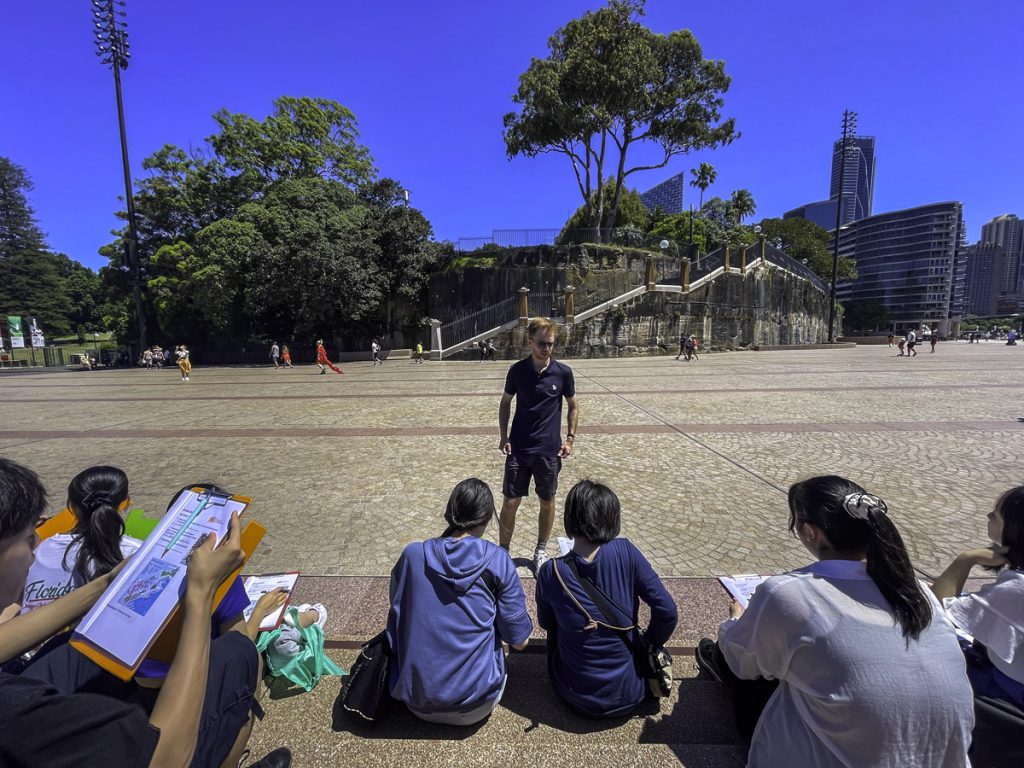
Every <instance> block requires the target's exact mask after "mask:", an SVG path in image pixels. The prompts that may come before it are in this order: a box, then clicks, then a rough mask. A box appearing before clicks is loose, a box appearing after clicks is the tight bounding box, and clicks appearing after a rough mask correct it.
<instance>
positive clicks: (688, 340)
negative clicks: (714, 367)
mask: <svg viewBox="0 0 1024 768" xmlns="http://www.w3.org/2000/svg"><path fill="white" fill-rule="evenodd" d="M697 346H698V342H697V337H696V336H694V335H692V334H691V335H689V336H687V335H686V334H683V335H682V336H680V337H679V354H678V355H676V360H678V359H679V358H683V360H685V361H686V362H690V361H691V360H700V358H699V357H697Z"/></svg>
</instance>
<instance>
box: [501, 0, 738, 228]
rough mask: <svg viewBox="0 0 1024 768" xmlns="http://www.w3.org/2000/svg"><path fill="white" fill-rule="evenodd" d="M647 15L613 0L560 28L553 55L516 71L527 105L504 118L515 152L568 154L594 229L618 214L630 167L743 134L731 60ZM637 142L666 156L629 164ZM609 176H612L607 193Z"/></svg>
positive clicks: (627, 0) (639, 2)
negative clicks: (653, 24) (660, 30)
mask: <svg viewBox="0 0 1024 768" xmlns="http://www.w3.org/2000/svg"><path fill="white" fill-rule="evenodd" d="M643 14H644V2H643V0H610V2H609V3H608V5H607V6H606V7H604V8H601V9H599V10H597V11H593V12H588V13H586V14H584V15H583V17H581V18H579V19H574V20H573V21H570V22H569V23H568V24H566V25H565V26H564V27H562V28H561V29H559V30H557V31H556V32H555V34H554V35H553V36H552V37H551V39H550V40H549V41H548V52H549V53H548V56H547V57H546V58H543V59H533V60H532V61H531V62H530V66H529V67H528V68H527V70H526V71H525V72H523V73H522V74H521V75H520V76H519V88H518V90H517V92H516V94H515V96H513V102H515V103H516V104H518V105H520V106H521V109H520V111H519V112H509V113H508V114H507V115H505V119H504V126H505V128H504V138H505V147H506V151H507V154H508V156H509V158H510V159H511V158H513V157H516V156H518V155H524V156H526V157H536V156H537V155H539V154H542V153H550V152H554V153H558V154H562V155H565V156H566V158H567V159H568V160H569V162H570V165H571V167H572V170H573V174H574V177H575V180H576V185H577V188H578V190H579V192H580V195H581V197H582V199H583V202H584V205H585V206H586V210H587V226H588V227H589V228H591V229H596V228H598V227H601V226H602V225H603V226H605V228H606V230H607V229H608V227H609V224H608V223H609V222H615V221H616V220H617V216H618V207H619V205H620V202H621V199H622V195H623V193H624V192H625V188H626V187H625V184H626V179H627V178H629V177H630V176H631V175H632V174H634V173H639V172H642V171H647V170H652V169H655V168H663V167H664V166H665V165H667V164H668V162H669V160H670V159H671V158H672V157H675V156H677V155H683V154H687V153H689V152H691V151H693V150H697V149H706V148H712V147H717V146H721V145H723V144H728V143H730V142H731V141H733V139H735V138H736V137H737V135H738V134H737V133H736V131H735V124H734V121H733V119H732V118H729V119H726V120H722V115H721V112H722V107H723V105H724V100H723V98H722V96H723V94H724V93H725V91H726V90H728V88H729V82H730V79H729V77H728V76H727V75H726V74H725V64H724V62H721V61H710V60H706V59H704V58H703V54H702V52H701V48H700V44H699V43H698V42H697V39H696V38H695V37H694V36H693V34H692V33H691V32H690V31H689V30H678V31H675V32H671V33H670V34H668V35H661V34H657V33H655V32H652V31H651V30H650V29H648V28H647V27H645V26H644V25H643V24H642V23H640V21H639V20H638V19H639V18H640V17H642V16H643ZM638 144H640V145H642V144H647V145H654V146H656V147H657V148H658V150H660V155H661V156H660V158H655V160H654V161H652V162H649V163H646V164H644V163H641V164H638V165H633V166H630V165H629V164H628V163H627V158H628V157H629V155H630V150H631V149H632V148H633V147H634V146H635V145H638ZM606 177H611V178H612V179H613V180H614V186H613V187H612V190H611V197H610V199H609V198H608V197H607V195H606V192H605V185H604V184H603V183H602V179H605V178H606ZM606 207H607V208H609V209H610V213H606V211H605V209H606Z"/></svg>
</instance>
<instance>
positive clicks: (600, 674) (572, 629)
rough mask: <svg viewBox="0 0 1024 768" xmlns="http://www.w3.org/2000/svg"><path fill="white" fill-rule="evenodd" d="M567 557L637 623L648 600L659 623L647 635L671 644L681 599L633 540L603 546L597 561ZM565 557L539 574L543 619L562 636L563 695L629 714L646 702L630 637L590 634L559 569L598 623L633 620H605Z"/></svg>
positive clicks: (558, 672) (557, 673)
mask: <svg viewBox="0 0 1024 768" xmlns="http://www.w3.org/2000/svg"><path fill="white" fill-rule="evenodd" d="M565 557H566V558H573V559H574V560H575V561H576V566H577V569H578V570H579V573H580V576H585V577H587V578H589V579H590V580H591V581H593V582H594V583H595V584H597V585H598V586H599V587H600V588H601V589H602V590H603V591H604V593H605V594H606V595H607V596H608V597H610V598H611V599H612V601H613V602H614V604H615V605H617V606H619V607H620V608H623V609H626V610H628V611H631V620H632V622H633V624H636V621H637V614H638V612H639V610H640V600H643V601H644V602H645V603H647V604H648V605H649V606H650V607H651V623H650V625H649V626H648V627H647V630H646V632H645V633H644V634H645V636H646V637H647V639H648V640H649V641H650V642H652V643H654V644H656V645H664V644H665V643H666V642H668V639H669V637H671V635H672V631H673V630H674V629H675V627H676V621H677V618H678V617H677V611H676V604H675V601H674V600H673V599H672V596H671V595H670V594H669V593H668V590H666V589H665V586H664V585H663V584H662V583H661V579H659V578H658V575H657V574H656V573H655V572H654V569H653V568H651V564H650V563H648V562H647V559H646V558H645V557H644V556H643V554H641V552H640V550H639V549H637V548H636V546H635V545H634V544H633V542H631V541H630V540H629V539H624V538H619V539H613V540H612V541H609V542H608V543H607V544H603V545H602V546H601V548H600V549H599V550H598V551H597V555H595V557H594V560H593V562H590V563H588V562H587V561H586V560H584V559H583V558H581V557H579V556H578V555H576V553H574V552H570V553H569V554H568V555H566V556H565ZM562 560H563V558H558V559H557V560H549V561H548V562H546V563H545V564H544V565H543V567H542V568H541V569H540V574H539V576H538V577H537V622H538V623H539V624H540V626H541V627H542V628H543V629H546V630H549V631H550V630H555V634H556V643H557V648H558V653H557V656H556V658H555V661H554V664H553V665H552V669H551V673H552V675H553V677H554V680H553V682H554V685H555V690H556V691H557V692H558V694H559V695H560V696H561V697H562V698H564V699H565V700H566V701H568V702H569V703H570V704H571V705H573V706H574V707H576V708H577V709H581V710H583V711H584V712H589V713H592V714H595V715H614V714H616V713H620V712H628V711H629V710H631V709H632V708H634V707H635V706H636V705H637V704H639V703H640V702H641V701H643V700H644V698H645V697H646V695H647V684H646V681H645V680H644V679H643V678H642V677H641V676H640V673H639V672H638V671H637V669H636V666H635V665H634V663H633V657H632V654H631V653H630V651H629V649H628V648H627V647H626V644H625V643H623V642H622V638H621V634H622V633H620V632H615V631H613V630H610V629H605V628H604V627H598V628H597V629H592V630H584V629H583V627H584V625H585V624H586V619H585V618H584V616H583V614H582V613H580V610H579V608H577V607H576V605H575V604H574V603H573V602H572V600H570V599H569V597H568V596H567V595H566V594H565V592H564V590H563V589H562V586H561V584H560V583H559V582H558V579H557V577H556V575H555V572H554V568H555V567H556V565H557V567H558V573H559V574H560V575H561V576H562V580H563V581H564V582H565V585H566V586H567V587H568V588H569V589H570V590H571V591H572V593H573V595H574V596H575V598H576V599H577V600H578V601H579V602H580V604H581V605H582V606H583V607H584V608H586V610H587V612H588V613H590V615H591V616H593V617H594V618H595V619H597V620H599V621H604V622H606V623H608V624H612V625H614V626H623V619H624V618H626V617H608V616H604V615H603V614H602V612H601V611H600V610H599V609H598V607H597V606H596V605H594V602H593V601H592V600H591V599H590V596H589V595H588V594H587V593H586V591H584V589H583V587H582V586H581V585H580V584H579V582H577V581H576V579H575V577H574V576H573V575H572V571H570V570H569V568H568V566H566V564H565V563H564V562H562ZM550 641H551V638H550V636H549V638H548V642H550Z"/></svg>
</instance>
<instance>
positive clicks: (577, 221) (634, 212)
mask: <svg viewBox="0 0 1024 768" xmlns="http://www.w3.org/2000/svg"><path fill="white" fill-rule="evenodd" d="M602 194H604V195H605V196H606V197H607V199H611V198H612V197H613V196H614V194H615V179H608V180H607V181H605V183H604V187H603V193H602ZM611 216H612V210H611V209H608V210H606V211H605V218H604V219H603V220H602V221H601V223H600V226H599V227H590V226H589V222H590V214H589V211H588V210H587V206H586V205H581V206H580V207H579V208H577V209H576V211H575V212H574V213H573V215H572V216H570V217H569V220H568V221H567V222H565V226H564V227H562V231H561V232H560V233H559V235H558V240H557V241H556V242H558V243H560V244H561V243H580V242H587V243H598V242H601V232H602V231H610V230H612V229H622V228H625V227H629V228H631V229H635V230H638V231H640V232H645V231H647V228H648V220H649V218H650V214H649V213H648V211H647V206H645V205H644V204H643V201H642V200H641V199H640V193H639V192H637V191H636V190H633V189H626V190H624V191H623V192H622V195H621V197H620V199H619V205H618V208H617V209H616V210H615V219H614V220H613V219H612V218H611Z"/></svg>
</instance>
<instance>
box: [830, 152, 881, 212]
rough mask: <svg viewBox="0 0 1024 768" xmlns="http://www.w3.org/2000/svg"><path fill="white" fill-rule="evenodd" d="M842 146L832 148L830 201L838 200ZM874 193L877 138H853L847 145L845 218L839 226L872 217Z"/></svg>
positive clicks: (844, 192) (844, 188) (843, 199)
mask: <svg viewBox="0 0 1024 768" xmlns="http://www.w3.org/2000/svg"><path fill="white" fill-rule="evenodd" d="M841 157H842V143H841V142H840V141H837V142H836V143H835V144H833V145H832V185H831V187H830V189H829V196H828V197H829V200H838V199H839V197H840V195H839V163H840V162H841V160H840V158H841ZM874 193H875V137H874V136H854V137H853V138H851V139H848V140H847V144H846V170H845V172H844V173H843V192H842V203H841V205H842V216H841V218H840V225H843V224H849V223H850V222H851V221H857V220H859V219H865V218H867V217H868V216H870V215H871V198H872V197H873V196H874Z"/></svg>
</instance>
